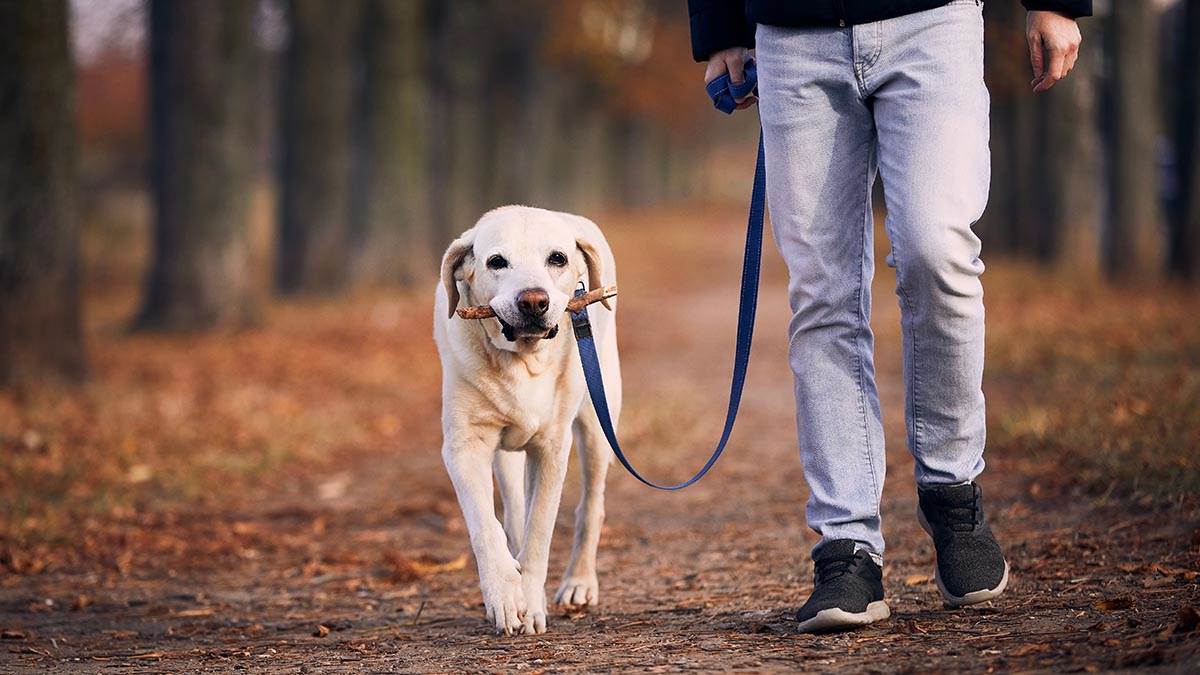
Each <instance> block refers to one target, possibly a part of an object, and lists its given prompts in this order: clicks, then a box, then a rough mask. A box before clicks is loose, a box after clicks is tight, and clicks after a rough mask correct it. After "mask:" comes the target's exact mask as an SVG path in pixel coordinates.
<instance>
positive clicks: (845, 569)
mask: <svg viewBox="0 0 1200 675" xmlns="http://www.w3.org/2000/svg"><path fill="white" fill-rule="evenodd" d="M864 555H866V554H865V553H862V552H861V551H855V552H854V553H853V554H851V555H838V556H829V557H825V558H821V559H820V560H817V561H816V562H815V569H814V574H813V575H814V576H815V577H816V581H817V583H818V584H820V583H824V582H826V581H831V580H833V579H836V578H838V577H840V576H842V575H843V574H849V573H850V571H851V570H852V569H853V568H854V567H855V565H857V564H858V561H859V560H862V557H863V556H864Z"/></svg>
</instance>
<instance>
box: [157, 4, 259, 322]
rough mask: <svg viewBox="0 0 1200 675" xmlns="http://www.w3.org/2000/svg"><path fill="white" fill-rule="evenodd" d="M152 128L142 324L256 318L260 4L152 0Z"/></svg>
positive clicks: (237, 320)
mask: <svg viewBox="0 0 1200 675" xmlns="http://www.w3.org/2000/svg"><path fill="white" fill-rule="evenodd" d="M149 14H150V30H149V36H150V38H149V39H150V84H151V92H150V126H151V129H152V133H153V144H152V148H151V163H150V164H151V167H152V172H153V174H152V184H153V189H154V201H155V210H154V215H155V222H154V260H153V262H152V264H151V270H150V275H149V277H148V279H147V286H146V292H145V298H144V301H143V305H142V311H141V314H140V316H139V318H138V322H137V323H138V325H139V326H141V327H143V328H150V329H166V330H199V329H205V328H211V327H213V326H217V325H221V324H242V323H245V322H247V321H250V320H251V319H252V318H253V316H254V314H255V309H256V306H257V304H258V301H257V298H256V297H255V293H254V290H253V284H252V283H251V278H252V275H251V273H250V266H249V246H248V217H249V208H250V203H251V199H252V193H253V189H254V165H255V158H256V154H255V142H256V141H257V137H256V133H255V128H256V125H255V110H254V107H253V105H252V102H253V97H254V96H255V94H256V89H255V85H254V75H255V74H256V73H257V72H258V68H257V64H256V58H255V57H256V47H255V44H254V33H253V27H252V21H253V14H254V5H253V3H248V2H244V1H243V0H219V1H218V2H208V1H205V0H153V1H152V2H151V3H150V7H149Z"/></svg>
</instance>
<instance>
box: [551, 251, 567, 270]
mask: <svg viewBox="0 0 1200 675" xmlns="http://www.w3.org/2000/svg"><path fill="white" fill-rule="evenodd" d="M546 262H547V263H549V264H551V265H553V266H555V267H565V266H566V264H567V256H566V254H565V253H563V252H562V251H555V252H553V253H551V254H550V257H549V258H546Z"/></svg>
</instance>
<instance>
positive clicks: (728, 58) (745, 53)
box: [704, 47, 758, 110]
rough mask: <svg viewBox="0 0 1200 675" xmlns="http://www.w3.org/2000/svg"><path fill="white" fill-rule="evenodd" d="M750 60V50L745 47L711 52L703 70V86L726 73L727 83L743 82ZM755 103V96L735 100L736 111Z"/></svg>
mask: <svg viewBox="0 0 1200 675" xmlns="http://www.w3.org/2000/svg"><path fill="white" fill-rule="evenodd" d="M751 58H752V55H751V54H750V50H748V49H746V48H745V47H730V48H729V49H722V50H721V51H719V52H713V55H712V56H710V57H708V65H707V66H706V67H705V69H704V84H708V83H709V82H712V81H713V80H715V79H717V78H718V77H720V76H722V75H724V74H726V73H729V81H730V82H733V83H734V84H741V83H743V82H745V81H746V75H745V68H746V62H747V61H749V60H750V59H751ZM757 102H758V97H757V96H755V95H754V94H748V95H746V96H743V97H742V98H739V99H737V107H736V109H737V110H745V109H746V108H749V107H750V106H752V105H754V104H755V103H757Z"/></svg>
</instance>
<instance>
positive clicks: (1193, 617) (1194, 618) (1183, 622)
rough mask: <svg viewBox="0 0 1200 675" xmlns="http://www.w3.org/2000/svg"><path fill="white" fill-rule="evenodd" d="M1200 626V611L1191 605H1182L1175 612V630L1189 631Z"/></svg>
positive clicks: (1179, 631) (1180, 631)
mask: <svg viewBox="0 0 1200 675" xmlns="http://www.w3.org/2000/svg"><path fill="white" fill-rule="evenodd" d="M1198 628H1200V611H1196V608H1195V607H1192V606H1191V605H1184V606H1182V607H1180V608H1179V611H1178V612H1176V613H1175V632H1176V633H1191V632H1193V631H1195V630H1196V629H1198Z"/></svg>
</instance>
